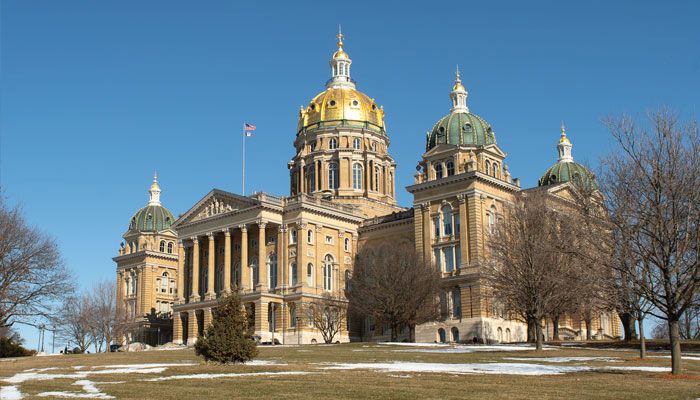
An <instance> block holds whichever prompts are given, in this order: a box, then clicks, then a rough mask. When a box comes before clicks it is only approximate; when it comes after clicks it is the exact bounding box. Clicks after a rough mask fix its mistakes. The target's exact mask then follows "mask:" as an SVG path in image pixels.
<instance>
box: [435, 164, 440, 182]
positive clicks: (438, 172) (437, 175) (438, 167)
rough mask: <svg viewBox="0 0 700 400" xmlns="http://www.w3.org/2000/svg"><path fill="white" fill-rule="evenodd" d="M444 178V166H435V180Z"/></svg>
mask: <svg viewBox="0 0 700 400" xmlns="http://www.w3.org/2000/svg"><path fill="white" fill-rule="evenodd" d="M440 178H442V164H435V179H440Z"/></svg>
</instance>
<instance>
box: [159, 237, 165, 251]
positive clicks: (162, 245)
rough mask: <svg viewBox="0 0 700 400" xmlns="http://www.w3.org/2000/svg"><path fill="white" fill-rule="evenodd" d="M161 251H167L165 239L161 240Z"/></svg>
mask: <svg viewBox="0 0 700 400" xmlns="http://www.w3.org/2000/svg"><path fill="white" fill-rule="evenodd" d="M160 252H161V253H165V240H161V241H160Z"/></svg>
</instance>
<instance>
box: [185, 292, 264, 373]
mask: <svg viewBox="0 0 700 400" xmlns="http://www.w3.org/2000/svg"><path fill="white" fill-rule="evenodd" d="M212 313H213V319H212V324H211V326H209V327H208V328H207V329H206V332H205V336H204V337H202V338H199V340H197V343H195V345H194V350H195V353H197V355H200V356H202V357H204V359H205V360H207V361H215V362H220V363H239V362H240V363H242V362H246V361H248V360H251V359H252V358H253V357H255V356H256V355H257V354H258V349H257V346H256V343H255V340H254V339H253V336H252V334H251V332H250V331H249V330H248V317H247V315H246V311H245V310H244V309H243V306H242V304H241V298H240V296H239V295H238V293H232V294H230V295H228V296H225V297H223V298H221V299H220V300H219V305H218V307H217V308H215V309H214V310H213V311H212Z"/></svg>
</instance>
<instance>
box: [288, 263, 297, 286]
mask: <svg viewBox="0 0 700 400" xmlns="http://www.w3.org/2000/svg"><path fill="white" fill-rule="evenodd" d="M289 269H290V270H291V271H289V276H290V280H291V281H292V286H296V285H297V263H295V262H293V263H292V265H291V267H290V268H289Z"/></svg>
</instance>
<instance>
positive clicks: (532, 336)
mask: <svg viewBox="0 0 700 400" xmlns="http://www.w3.org/2000/svg"><path fill="white" fill-rule="evenodd" d="M535 325H536V324H535V320H534V318H532V317H528V320H527V341H528V342H529V343H534V342H536V341H537V334H536V333H535V331H536V330H537V328H536V327H535Z"/></svg>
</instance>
